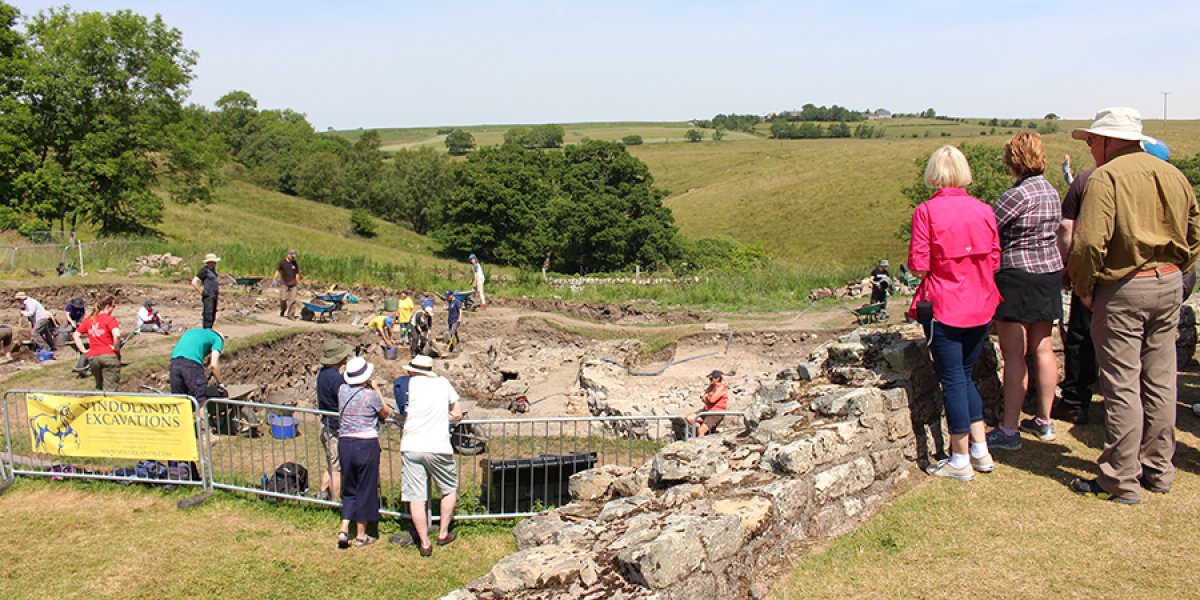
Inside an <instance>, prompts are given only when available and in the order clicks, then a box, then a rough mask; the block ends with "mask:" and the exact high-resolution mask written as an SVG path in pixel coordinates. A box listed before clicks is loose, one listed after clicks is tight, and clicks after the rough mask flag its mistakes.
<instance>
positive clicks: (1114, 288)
mask: <svg viewBox="0 0 1200 600" xmlns="http://www.w3.org/2000/svg"><path fill="white" fill-rule="evenodd" d="M1071 137H1073V138H1075V139H1077V140H1083V141H1086V142H1087V145H1088V147H1089V148H1090V149H1091V153H1092V158H1094V159H1095V161H1096V165H1097V166H1096V170H1095V171H1093V172H1092V175H1091V177H1089V178H1088V181H1087V186H1086V187H1085V188H1084V199H1083V206H1082V207H1081V209H1080V213H1079V218H1078V220H1077V222H1076V224H1075V234H1074V240H1073V245H1072V246H1071V253H1070V256H1069V257H1068V261H1067V270H1068V273H1069V274H1070V277H1071V283H1072V284H1073V285H1074V288H1075V293H1076V294H1077V295H1078V296H1079V298H1080V301H1081V302H1082V303H1083V304H1084V305H1085V306H1088V307H1090V308H1091V310H1092V340H1093V342H1094V343H1095V346H1096V360H1097V363H1098V365H1099V368H1100V390H1101V392H1102V393H1103V394H1104V405H1105V413H1106V414H1105V421H1104V430H1105V431H1104V450H1103V451H1102V452H1101V454H1100V458H1099V460H1098V462H1099V466H1100V476H1099V477H1098V478H1096V479H1084V478H1078V479H1075V480H1074V481H1072V482H1071V487H1072V489H1073V490H1074V491H1075V492H1077V493H1079V494H1083V495H1085V496H1094V497H1098V498H1102V499H1105V500H1112V501H1114V502H1120V503H1123V504H1137V503H1138V502H1140V501H1141V498H1142V489H1143V488H1145V489H1147V490H1149V491H1151V492H1158V493H1166V492H1168V491H1170V489H1171V484H1172V482H1173V481H1174V478H1175V465H1174V464H1173V463H1172V460H1173V458H1174V455H1175V411H1176V409H1175V402H1176V398H1175V394H1176V382H1175V375H1176V367H1175V335H1176V333H1175V332H1176V328H1177V326H1178V323H1179V306H1180V302H1181V294H1180V293H1179V290H1180V287H1181V286H1182V275H1181V271H1186V270H1188V269H1191V267H1192V264H1193V263H1194V262H1195V260H1196V255H1197V253H1198V252H1200V210H1198V209H1197V206H1196V195H1195V192H1194V191H1193V190H1192V186H1191V185H1190V184H1189V183H1188V181H1187V178H1186V177H1184V175H1183V173H1180V172H1179V169H1176V168H1175V167H1173V166H1171V165H1170V164H1169V163H1167V162H1165V161H1162V160H1159V159H1158V158H1155V157H1154V156H1151V155H1150V154H1149V153H1147V152H1146V151H1145V150H1143V148H1142V145H1141V144H1142V142H1143V141H1145V140H1146V139H1147V138H1146V136H1145V135H1143V134H1142V117H1141V114H1139V113H1138V111H1136V110H1134V109H1132V108H1123V107H1115V108H1106V109H1104V110H1101V111H1100V112H1098V113H1096V118H1095V120H1094V121H1093V123H1092V126H1091V127H1088V128H1084V129H1076V130H1074V131H1072V132H1071Z"/></svg>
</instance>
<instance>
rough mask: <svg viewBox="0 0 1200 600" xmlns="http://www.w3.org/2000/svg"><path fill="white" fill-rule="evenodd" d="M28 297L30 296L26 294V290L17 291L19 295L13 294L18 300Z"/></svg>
mask: <svg viewBox="0 0 1200 600" xmlns="http://www.w3.org/2000/svg"><path fill="white" fill-rule="evenodd" d="M28 297H29V296H27V295H25V292H17V295H16V296H13V298H14V299H16V300H24V299H26V298H28Z"/></svg>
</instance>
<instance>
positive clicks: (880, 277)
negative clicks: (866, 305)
mask: <svg viewBox="0 0 1200 600" xmlns="http://www.w3.org/2000/svg"><path fill="white" fill-rule="evenodd" d="M891 291H892V276H891V275H890V274H889V273H888V261H887V259H886V258H885V259H883V260H881V261H879V266H877V267H875V268H874V269H873V270H872V271H871V304H885V303H887V297H888V294H889V293H891Z"/></svg>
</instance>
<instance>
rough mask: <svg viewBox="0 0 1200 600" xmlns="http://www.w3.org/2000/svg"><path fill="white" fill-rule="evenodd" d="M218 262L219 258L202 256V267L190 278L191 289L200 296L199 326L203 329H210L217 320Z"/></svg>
mask: <svg viewBox="0 0 1200 600" xmlns="http://www.w3.org/2000/svg"><path fill="white" fill-rule="evenodd" d="M219 262H221V257H219V256H217V255H216V254H213V253H212V252H209V253H208V254H206V255H204V266H203V267H200V270H199V271H197V272H196V276H195V277H193V278H192V287H193V288H196V292H197V293H199V294H200V301H201V303H202V304H203V307H204V308H203V309H202V310H201V313H200V326H201V327H203V328H205V329H212V328H213V323H215V322H216V320H217V292H218V290H219V283H220V280H219V279H218V277H217V263H219Z"/></svg>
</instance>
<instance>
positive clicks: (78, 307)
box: [63, 298, 87, 331]
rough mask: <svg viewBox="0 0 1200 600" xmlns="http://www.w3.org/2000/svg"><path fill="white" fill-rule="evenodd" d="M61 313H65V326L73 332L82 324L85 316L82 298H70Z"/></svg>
mask: <svg viewBox="0 0 1200 600" xmlns="http://www.w3.org/2000/svg"><path fill="white" fill-rule="evenodd" d="M63 312H65V313H67V325H68V326H70V327H71V330H72V331H74V330H75V328H76V327H79V324H80V323H82V322H83V317H85V316H87V304H85V303H84V302H83V298H71V300H70V301H69V302H67V306H66V307H65V308H63Z"/></svg>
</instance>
